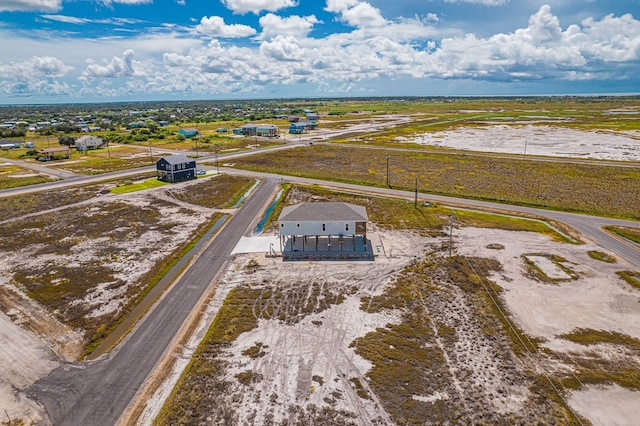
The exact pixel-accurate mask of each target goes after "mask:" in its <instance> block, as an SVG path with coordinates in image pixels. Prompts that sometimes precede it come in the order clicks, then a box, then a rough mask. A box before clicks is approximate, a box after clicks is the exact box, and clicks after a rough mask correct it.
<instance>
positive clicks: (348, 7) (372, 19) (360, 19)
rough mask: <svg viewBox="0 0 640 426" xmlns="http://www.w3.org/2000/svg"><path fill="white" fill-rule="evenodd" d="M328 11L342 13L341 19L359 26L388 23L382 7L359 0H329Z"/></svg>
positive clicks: (377, 25)
mask: <svg viewBox="0 0 640 426" xmlns="http://www.w3.org/2000/svg"><path fill="white" fill-rule="evenodd" d="M325 10H326V11H327V12H333V13H337V14H339V15H340V20H341V21H343V22H346V23H347V24H349V25H351V26H353V27H358V28H372V27H382V26H384V25H386V24H388V22H387V20H386V19H385V18H384V17H383V16H382V13H381V12H380V9H378V8H376V7H373V6H371V4H370V3H367V2H361V1H358V0H327V6H326V7H325Z"/></svg>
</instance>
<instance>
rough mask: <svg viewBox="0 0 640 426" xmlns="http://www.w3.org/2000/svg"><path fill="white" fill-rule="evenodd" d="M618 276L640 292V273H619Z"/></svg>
mask: <svg viewBox="0 0 640 426" xmlns="http://www.w3.org/2000/svg"><path fill="white" fill-rule="evenodd" d="M617 274H618V276H619V277H620V278H622V279H623V280H625V281H626V282H627V283H628V284H629V285H631V287H633V288H636V289H638V290H640V272H633V271H620V272H617Z"/></svg>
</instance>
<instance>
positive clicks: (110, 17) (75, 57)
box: [0, 0, 640, 104]
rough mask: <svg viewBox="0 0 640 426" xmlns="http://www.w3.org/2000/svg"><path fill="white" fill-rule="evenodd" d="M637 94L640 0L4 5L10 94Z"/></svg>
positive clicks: (0, 45)
mask: <svg viewBox="0 0 640 426" xmlns="http://www.w3.org/2000/svg"><path fill="white" fill-rule="evenodd" d="M629 93H634V94H637V93H640V0H616V1H610V0H603V1H601V0H546V1H538V0H368V1H361V0H0V104H17V103H20V104H38V103H69V102H71V103H76V102H118V101H145V100H206V99H264V98H267V99H278V98H319V97H323V98H325V97H368V96H382V97H391V96H392V97H402V96H512V95H518V96H519V95H556V94H557V95H581V94H629Z"/></svg>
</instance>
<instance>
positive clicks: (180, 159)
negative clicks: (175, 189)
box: [162, 154, 194, 164]
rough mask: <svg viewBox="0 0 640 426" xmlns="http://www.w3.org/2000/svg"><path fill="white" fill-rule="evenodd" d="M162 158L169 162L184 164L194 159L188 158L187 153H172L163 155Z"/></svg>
mask: <svg viewBox="0 0 640 426" xmlns="http://www.w3.org/2000/svg"><path fill="white" fill-rule="evenodd" d="M162 159H163V160H165V161H166V162H167V163H169V164H184V163H189V162H191V161H194V160H192V159H190V158H188V157H187V156H186V155H182V154H176V155H170V156H168V157H162Z"/></svg>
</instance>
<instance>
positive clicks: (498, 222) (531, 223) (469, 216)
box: [455, 210, 576, 244]
mask: <svg viewBox="0 0 640 426" xmlns="http://www.w3.org/2000/svg"><path fill="white" fill-rule="evenodd" d="M455 217H456V219H457V220H459V221H460V222H461V223H462V224H463V225H466V226H474V227H477V228H492V229H503V230H506V231H527V232H537V233H539V234H542V235H547V236H549V237H550V238H551V239H552V240H554V241H559V242H568V243H574V244H575V243H576V240H575V239H573V238H572V237H569V236H568V235H566V234H564V233H561V232H559V231H558V230H557V228H555V227H552V226H551V225H549V224H548V223H547V222H544V221H542V220H538V219H528V218H523V217H516V216H510V215H503V214H495V213H487V212H480V211H472V210H456V211H455Z"/></svg>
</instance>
